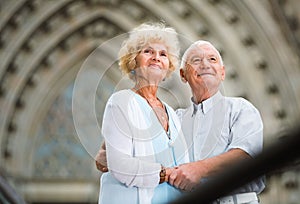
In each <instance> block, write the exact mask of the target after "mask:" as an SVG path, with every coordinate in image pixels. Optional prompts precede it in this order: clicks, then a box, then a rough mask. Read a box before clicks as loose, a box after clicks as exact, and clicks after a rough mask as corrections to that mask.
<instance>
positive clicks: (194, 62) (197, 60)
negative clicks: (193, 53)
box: [192, 58, 201, 64]
mask: <svg viewBox="0 0 300 204" xmlns="http://www.w3.org/2000/svg"><path fill="white" fill-rule="evenodd" d="M200 61H201V60H200V59H199V58H196V59H193V60H192V64H197V63H200Z"/></svg>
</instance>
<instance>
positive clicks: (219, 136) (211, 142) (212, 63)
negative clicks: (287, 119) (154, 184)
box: [169, 41, 265, 204]
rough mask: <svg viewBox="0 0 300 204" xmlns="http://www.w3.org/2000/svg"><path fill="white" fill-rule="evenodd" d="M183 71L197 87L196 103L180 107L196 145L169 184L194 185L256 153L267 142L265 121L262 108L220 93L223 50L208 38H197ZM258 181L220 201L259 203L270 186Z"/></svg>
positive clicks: (187, 134) (183, 122) (189, 137)
mask: <svg viewBox="0 0 300 204" xmlns="http://www.w3.org/2000/svg"><path fill="white" fill-rule="evenodd" d="M180 75H181V78H182V81H184V82H187V83H188V84H189V86H190V87H191V90H192V93H193V96H192V105H191V106H190V107H188V108H186V109H179V110H177V115H178V116H179V117H180V119H181V125H182V130H183V132H184V135H185V137H186V138H187V140H188V141H189V144H190V148H189V151H190V161H194V162H191V163H187V164H184V165H181V166H179V167H177V169H176V170H175V171H173V174H172V175H171V176H170V178H169V183H170V184H172V185H174V186H176V187H178V188H180V189H184V190H192V189H193V188H194V187H195V185H198V184H199V181H202V182H203V181H205V179H207V178H209V177H211V176H213V175H214V174H215V173H217V172H220V171H222V169H224V168H225V167H226V166H228V165H231V164H232V163H233V162H235V161H239V160H242V159H247V158H253V157H255V156H256V155H257V154H258V153H260V152H261V150H262V146H263V123H262V120H261V117H260V114H259V112H258V110H257V109H256V108H255V107H254V106H253V105H252V104H251V103H250V102H249V101H247V100H245V99H243V98H238V97H224V96H223V95H222V94H221V92H220V85H221V82H222V81H223V80H224V79H225V66H224V65H223V61H222V57H221V55H220V53H219V52H218V50H217V49H216V48H215V47H214V46H213V45H212V44H211V43H210V42H207V41H197V42H195V43H193V44H192V45H191V46H190V47H189V48H188V49H187V50H186V51H185V53H184V55H183V57H182V62H181V69H180ZM264 187H265V185H264V182H263V180H262V179H258V180H255V181H253V182H251V183H249V184H248V185H246V186H243V187H241V188H239V189H237V190H236V191H235V192H233V195H232V196H227V197H224V198H220V199H219V200H220V203H227V201H228V200H234V201H236V202H235V203H251V204H254V203H258V198H257V194H258V193H260V192H261V191H262V190H263V189H264Z"/></svg>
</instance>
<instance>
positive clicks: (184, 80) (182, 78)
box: [179, 68, 187, 83]
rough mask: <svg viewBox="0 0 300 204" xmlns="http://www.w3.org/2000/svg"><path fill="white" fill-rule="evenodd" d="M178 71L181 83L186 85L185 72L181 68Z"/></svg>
mask: <svg viewBox="0 0 300 204" xmlns="http://www.w3.org/2000/svg"><path fill="white" fill-rule="evenodd" d="M179 71H180V78H181V81H182V82H183V83H186V82H187V80H186V77H185V70H184V69H183V68H181V69H180V70H179Z"/></svg>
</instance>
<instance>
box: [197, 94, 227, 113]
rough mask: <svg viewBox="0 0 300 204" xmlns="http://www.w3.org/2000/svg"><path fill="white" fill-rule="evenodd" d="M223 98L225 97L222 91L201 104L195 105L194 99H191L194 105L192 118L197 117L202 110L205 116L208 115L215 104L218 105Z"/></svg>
mask: <svg viewBox="0 0 300 204" xmlns="http://www.w3.org/2000/svg"><path fill="white" fill-rule="evenodd" d="M222 97H223V95H222V94H221V92H220V91H218V92H217V93H216V94H215V95H213V96H211V97H209V98H208V99H206V100H204V101H202V102H201V103H199V104H195V103H194V101H193V98H192V99H191V100H192V103H193V114H192V116H193V115H195V114H196V113H197V111H198V110H201V111H202V113H203V114H206V113H207V112H208V111H209V110H210V109H211V108H212V107H213V106H214V104H216V103H217V102H218V101H219V100H220V99H221V98H222Z"/></svg>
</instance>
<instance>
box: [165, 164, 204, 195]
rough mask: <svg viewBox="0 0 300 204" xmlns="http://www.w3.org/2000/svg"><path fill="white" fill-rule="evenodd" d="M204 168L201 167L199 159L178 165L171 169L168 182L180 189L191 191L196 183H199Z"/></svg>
mask: <svg viewBox="0 0 300 204" xmlns="http://www.w3.org/2000/svg"><path fill="white" fill-rule="evenodd" d="M204 170H205V169H204V168H203V169H201V165H200V161H198V162H191V163H187V164H183V165H180V166H178V167H175V169H174V170H173V171H172V173H171V175H170V176H169V183H170V184H171V185H173V186H175V187H176V188H179V189H181V190H184V191H192V190H193V189H194V188H195V186H196V185H199V183H200V179H201V178H202V176H203V174H204ZM202 171H203V173H202Z"/></svg>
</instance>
